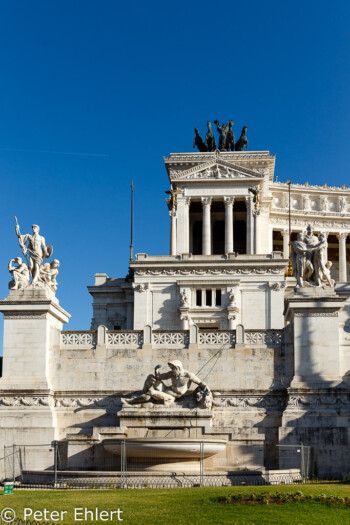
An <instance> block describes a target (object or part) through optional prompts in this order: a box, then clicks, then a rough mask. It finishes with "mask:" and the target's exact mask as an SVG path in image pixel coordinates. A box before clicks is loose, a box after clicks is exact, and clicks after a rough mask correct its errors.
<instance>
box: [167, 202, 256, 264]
mask: <svg viewBox="0 0 350 525" xmlns="http://www.w3.org/2000/svg"><path fill="white" fill-rule="evenodd" d="M240 199H244V202H245V204H246V230H247V233H246V246H247V250H246V251H247V253H248V254H249V253H255V251H254V246H255V244H256V243H254V231H253V229H254V228H253V225H254V224H255V223H254V220H253V218H252V199H251V196H250V195H246V196H242V197H240ZM213 200H214V199H213V197H211V196H206V197H201V199H200V202H201V204H202V213H203V215H202V255H212V210H211V208H212V203H213ZM220 200H221V202H223V204H224V206H225V247H224V253H232V252H234V248H235V246H234V219H233V212H234V203H235V197H234V196H228V197H222V198H221V199H220ZM215 201H219V199H215ZM197 202H198V200H197ZM190 204H191V199H190V198H188V197H186V198H183V199H181V198H179V199H178V206H177V210H176V211H175V209H171V210H170V211H169V215H170V218H171V233H170V254H171V255H176V254H178V253H189V251H190V246H189V241H190V231H189V229H190V221H189V208H190Z"/></svg>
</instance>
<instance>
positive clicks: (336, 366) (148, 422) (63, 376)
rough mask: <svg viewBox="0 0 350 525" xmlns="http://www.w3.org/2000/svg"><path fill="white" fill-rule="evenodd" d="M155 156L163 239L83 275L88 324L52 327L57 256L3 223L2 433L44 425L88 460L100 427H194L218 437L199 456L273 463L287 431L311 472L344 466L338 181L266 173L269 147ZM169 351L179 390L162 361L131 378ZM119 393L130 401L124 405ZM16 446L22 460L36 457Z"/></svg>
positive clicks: (112, 432) (224, 466) (128, 431)
mask: <svg viewBox="0 0 350 525" xmlns="http://www.w3.org/2000/svg"><path fill="white" fill-rule="evenodd" d="M208 133H209V128H208ZM209 138H210V137H209ZM164 162H165V166H166V170H167V173H168V177H169V182H170V185H171V189H170V190H169V192H168V193H169V195H170V197H169V199H168V201H167V204H168V208H169V211H170V254H169V255H159V256H151V255H148V254H145V253H139V254H137V255H136V258H135V260H133V261H131V262H130V271H129V275H128V277H127V278H114V277H111V278H110V277H108V276H107V275H106V274H105V273H97V274H96V275H95V283H94V285H92V286H89V288H88V289H89V292H90V294H91V295H92V298H93V319H92V322H91V330H87V331H69V330H63V325H64V324H65V323H67V322H68V320H69V314H68V313H67V312H66V311H65V310H63V309H62V308H61V307H60V305H59V303H58V300H57V298H56V295H55V294H56V288H57V279H56V278H57V273H58V267H59V262H58V260H56V259H55V260H53V261H52V262H51V263H50V262H48V261H47V262H46V259H47V258H48V257H50V256H52V247H51V246H49V245H47V244H46V241H45V239H44V237H42V236H41V235H40V234H39V228H38V227H37V226H36V225H33V233H32V234H25V235H22V234H21V233H20V231H19V227H18V225H17V227H16V234H17V236H18V240H19V244H20V247H21V249H22V253H23V258H22V259H21V258H20V257H17V258H15V259H12V260H11V261H10V263H9V272H10V275H11V278H12V280H11V283H10V293H9V296H8V297H7V298H6V299H5V300H3V301H0V310H1V311H2V312H3V313H4V366H3V377H2V378H1V380H0V414H1V418H0V447H3V446H9V445H13V444H16V443H17V444H21V445H26V446H27V447H30V446H31V445H33V444H40V443H42V444H44V443H52V441H53V440H58V441H59V442H60V443H63V444H65V446H66V456H65V465H64V466H65V468H67V469H72V468H78V469H82V468H84V469H86V470H89V469H98V468H100V466H101V465H100V464H99V461H100V459H101V458H102V457H103V454H104V453H106V454H108V452H106V451H105V449H104V445H103V443H105V444H106V443H107V442H108V440H112V441H113V440H117V441H118V440H120V439H124V438H125V439H126V438H127V439H134V440H141V441H142V440H144V439H146V438H147V437H150V436H151V437H152V439H154V440H155V442H157V440H158V439H161V438H162V436H164V433H165V432H167V433H168V434H169V436H170V437H169V436H168V437H169V439H179V440H181V439H184V438H186V439H187V438H188V439H197V438H198V433H200V435H201V436H202V437H203V439H205V440H209V442H210V440H212V441H215V440H221V441H222V442H224V443H226V446H225V447H223V449H222V450H220V451H219V452H218V454H217V456H213V457H210V458H209V457H208V458H207V459H206V460H205V461H206V466H207V467H208V468H214V467H215V466H217V465H218V464H220V470H221V471H226V472H227V471H231V470H235V469H238V468H243V467H248V468H257V466H259V468H261V469H263V468H265V469H271V468H277V469H278V468H284V467H285V465H284V463H283V457H282V456H279V455H278V453H277V452H276V451H278V447H277V445H296V446H297V445H299V444H300V443H303V444H304V445H309V446H311V447H312V448H313V454H312V471H313V472H314V473H317V475H318V476H319V477H334V478H339V477H341V476H343V475H344V474H347V475H348V474H349V473H350V460H349V458H348V454H347V451H348V447H349V445H350V442H349V439H350V438H349V436H350V433H349V432H350V424H349V421H350V285H349V283H348V281H347V275H348V257H347V255H348V254H349V248H350V246H349V242H348V232H349V231H350V209H349V202H350V190H349V189H348V188H346V187H345V186H344V187H341V188H335V187H332V188H330V187H328V186H327V185H324V186H311V185H309V184H308V183H305V184H304V185H299V184H292V185H291V186H289V185H288V184H285V183H280V182H276V181H275V180H274V170H275V156H274V155H270V153H269V152H268V151H252V152H250V151H235V152H233V151H223V152H219V151H210V152H205V153H173V154H171V155H170V156H169V157H166V158H164ZM289 190H290V196H291V208H290V210H289V207H288V203H289V193H288V192H289ZM289 212H290V219H291V220H290V224H291V237H289V228H288V226H289ZM290 242H291V246H290ZM290 249H291V259H292V263H293V269H294V277H290V276H288V275H287V269H288V259H289V250H290ZM28 256H29V259H28ZM9 257H10V254H9ZM102 270H103V269H102ZM176 362H180V363H181V370H182V371H183V370H185V371H186V370H190V371H191V372H187V373H188V374H190V376H189V377H187V376H186V378H185V379H184V381H185V383H186V388H185V389H184V392H182V387H181V392H180V393H181V395H177V394H178V393H179V392H178V390H177V388H178V385H177V384H175V386H174V384H173V381H172V376H171V374H170V372H167V373H165V375H164V374H163V375H162V374H158V372H157V374H155V375H154V381H153V380H152V382H150V384H148V383H147V388H146V390H144V392H142V389H143V387H144V378H145V377H147V375H148V374H149V372H150V371H152V370H153V369H154V366H155V365H156V364H157V363H160V365H161V366H162V367H165V366H167V364H168V363H173V364H174V363H176ZM180 372H181V371H180ZM181 373H182V372H181ZM181 373H179V374H180V376H181ZM167 374H168V375H167ZM169 374H170V375H169ZM191 374H193V376H192V375H191ZM165 376H166V377H165ZM168 376H169V377H168ZM181 377H182V376H181ZM193 378H195V379H193ZM198 378H200V379H198ZM190 379H191V381H190ZM162 381H164V383H162ZM160 385H162V386H160ZM207 385H208V386H207ZM197 386H198V387H199V389H200V390H199V391H198V390H197V391H196V390H195V389H196V387H197ZM135 392H136V393H137V392H138V393H139V394H137V395H138V396H139V398H140V396H145V399H143V400H144V401H145V403H142V404H140V405H133V404H132V403H131V404H130V403H128V402H126V403H125V402H124V403H122V400H123V399H126V400H128V399H129V400H130V399H132V397H130V396H132V395H133V393H135ZM174 393H175V394H176V395H174ZM165 394H166V395H168V396H170V398H166V396H165ZM197 394H198V397H196V396H197ZM207 397H208V399H209V401H210V402H209V401H208V399H207ZM146 398H147V399H146ZM138 401H140V399H138ZM164 401H166V404H164ZM169 401H171V403H170V402H169ZM149 403H151V404H149ZM201 403H202V406H199V404H201ZM97 421H98V424H97V423H96V422H97ZM194 422H195V424H194ZM249 446H251V449H249ZM142 447H143V445H142ZM247 447H248V448H247ZM254 447H255V448H254ZM146 448H147V447H146ZM143 449H144V447H143ZM272 449H273V450H274V452H273V453H271V450H272ZM245 450H250V451H253V450H255V451H259V453H258V454H257V455H254V454H246V453H245V452H244V451H245ZM27 457H28V458H29V459H28V462H29V464H27V468H29V469H33V470H40V469H43V468H49V467H50V466H51V465H52V457H49V456H47V454H46V455H45V454H44V453H43V454H42V455H41V456H39V459H38V455H36V456H34V455H33V456H31V455H30V454H29V455H28V456H27ZM99 458H100V459H99ZM116 468H117V467H116Z"/></svg>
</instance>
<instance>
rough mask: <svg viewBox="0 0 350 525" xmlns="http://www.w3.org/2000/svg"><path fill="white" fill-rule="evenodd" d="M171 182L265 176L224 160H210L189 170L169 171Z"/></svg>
mask: <svg viewBox="0 0 350 525" xmlns="http://www.w3.org/2000/svg"><path fill="white" fill-rule="evenodd" d="M169 176H170V180H171V181H175V180H176V181H177V180H179V181H180V180H218V179H237V180H242V179H259V180H261V179H263V178H264V175H262V174H261V173H258V172H257V171H254V170H251V169H248V168H243V167H242V166H238V165H237V164H233V163H232V162H227V161H224V160H221V159H220V160H219V159H218V160H214V161H213V160H210V162H205V163H203V164H199V165H197V166H193V167H192V168H189V169H187V170H178V171H177V170H174V169H173V168H170V169H169Z"/></svg>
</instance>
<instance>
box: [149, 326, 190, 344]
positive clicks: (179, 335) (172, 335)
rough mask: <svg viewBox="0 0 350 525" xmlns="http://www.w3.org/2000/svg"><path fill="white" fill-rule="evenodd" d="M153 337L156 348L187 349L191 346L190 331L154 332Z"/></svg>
mask: <svg viewBox="0 0 350 525" xmlns="http://www.w3.org/2000/svg"><path fill="white" fill-rule="evenodd" d="M152 336H153V337H152V343H153V345H155V346H165V347H171V348H174V347H176V348H187V347H188V344H189V333H188V330H180V331H179V330H153V332H152Z"/></svg>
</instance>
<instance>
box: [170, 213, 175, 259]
mask: <svg viewBox="0 0 350 525" xmlns="http://www.w3.org/2000/svg"><path fill="white" fill-rule="evenodd" d="M169 215H170V220H171V223H170V255H176V210H175V209H174V208H173V209H172V210H169Z"/></svg>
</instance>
